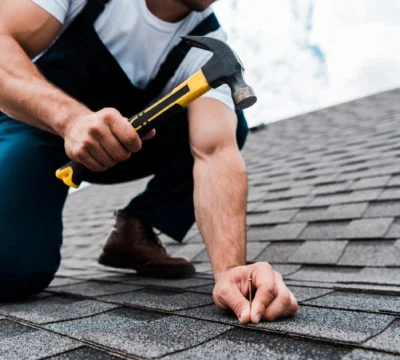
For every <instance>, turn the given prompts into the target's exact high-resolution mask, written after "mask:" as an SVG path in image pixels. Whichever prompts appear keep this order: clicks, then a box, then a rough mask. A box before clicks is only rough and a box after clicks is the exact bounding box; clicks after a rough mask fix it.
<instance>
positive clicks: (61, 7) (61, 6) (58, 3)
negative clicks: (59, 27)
mask: <svg viewBox="0 0 400 360" xmlns="http://www.w3.org/2000/svg"><path fill="white" fill-rule="evenodd" d="M32 1H33V2H34V3H35V4H37V5H39V6H40V7H41V8H43V9H44V10H46V11H47V12H48V13H50V14H51V15H53V16H54V17H55V18H56V19H57V20H58V21H59V22H60V23H61V24H64V21H65V18H66V16H67V13H68V9H69V6H70V2H71V0H32Z"/></svg>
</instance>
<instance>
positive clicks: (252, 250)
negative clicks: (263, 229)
mask: <svg viewBox="0 0 400 360" xmlns="http://www.w3.org/2000/svg"><path fill="white" fill-rule="evenodd" d="M269 244H270V243H269V242H248V243H247V246H246V247H247V251H246V260H247V261H254V260H255V259H256V258H257V257H258V256H259V255H260V254H261V253H262V252H263V250H265V248H266V247H267V246H268V245H269Z"/></svg>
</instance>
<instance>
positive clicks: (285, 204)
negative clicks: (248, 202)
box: [257, 196, 312, 211]
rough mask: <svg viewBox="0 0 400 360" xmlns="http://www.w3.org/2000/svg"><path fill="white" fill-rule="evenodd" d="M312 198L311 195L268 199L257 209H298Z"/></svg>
mask: <svg viewBox="0 0 400 360" xmlns="http://www.w3.org/2000/svg"><path fill="white" fill-rule="evenodd" d="M311 199H312V198H311V197H309V196H304V197H296V198H292V199H287V200H278V201H268V202H264V203H262V204H261V205H260V206H258V207H257V211H272V210H283V209H298V208H301V207H303V206H306V205H307V204H308V203H309V202H310V200H311Z"/></svg>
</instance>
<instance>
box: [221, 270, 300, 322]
mask: <svg viewBox="0 0 400 360" xmlns="http://www.w3.org/2000/svg"><path fill="white" fill-rule="evenodd" d="M249 279H252V284H253V289H254V291H255V294H254V299H253V301H252V304H251V314H250V303H249V301H248V299H247V298H248V292H249ZM213 297H214V302H215V304H216V305H217V306H218V307H219V308H221V309H231V310H233V311H234V312H235V314H236V316H237V317H238V319H239V321H240V322H241V323H243V324H246V323H248V322H250V321H251V322H252V323H254V324H257V323H259V322H260V320H261V319H265V320H268V321H273V320H275V319H277V318H280V317H285V316H293V315H295V314H296V312H297V309H298V304H297V300H296V298H295V297H294V295H293V294H292V293H291V292H290V290H289V289H288V288H287V287H286V285H285V284H284V282H283V279H282V275H281V274H279V273H278V272H276V271H274V270H273V269H272V267H271V265H269V264H268V263H266V262H258V263H255V264H252V265H246V266H237V267H234V268H231V269H229V270H227V271H225V272H223V273H221V274H219V275H218V276H217V277H216V284H215V287H214V290H213Z"/></svg>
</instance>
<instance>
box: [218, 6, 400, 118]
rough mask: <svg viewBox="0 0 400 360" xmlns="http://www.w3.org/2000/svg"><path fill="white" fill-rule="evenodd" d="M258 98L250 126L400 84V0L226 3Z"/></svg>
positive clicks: (233, 39)
mask: <svg viewBox="0 0 400 360" xmlns="http://www.w3.org/2000/svg"><path fill="white" fill-rule="evenodd" d="M213 7H214V10H215V13H216V14H217V16H218V18H219V20H220V23H221V24H222V26H223V27H224V28H225V29H226V31H227V33H228V37H229V40H228V41H229V43H230V45H231V46H232V47H233V49H234V50H235V51H236V52H237V53H238V55H239V57H240V58H241V60H242V62H243V64H244V67H245V69H246V70H245V79H246V81H247V82H248V83H249V84H250V85H251V86H252V87H253V88H254V90H255V91H256V94H257V96H258V99H259V100H258V102H257V103H256V105H254V106H253V107H252V108H250V109H248V110H246V115H247V119H248V122H249V125H250V126H254V125H257V124H258V123H263V122H265V123H268V122H273V121H277V120H281V119H284V118H287V117H290V116H295V115H299V114H302V113H306V112H309V111H313V110H316V109H320V108H324V107H327V106H332V105H335V104H338V103H342V102H346V101H350V100H353V99H356V98H360V97H364V96H367V95H370V94H374V93H378V92H381V91H385V90H389V89H393V88H396V87H399V86H400V46H399V40H400V21H399V18H400V1H397V0H279V1H276V0H241V1H240V0H219V1H217V2H216V3H215V4H214V5H213Z"/></svg>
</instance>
